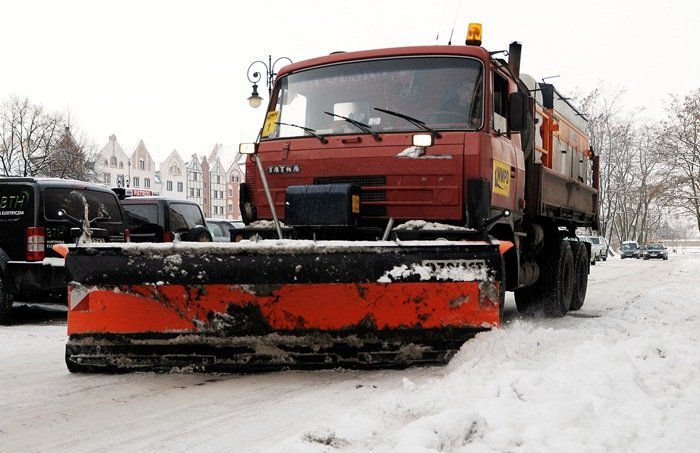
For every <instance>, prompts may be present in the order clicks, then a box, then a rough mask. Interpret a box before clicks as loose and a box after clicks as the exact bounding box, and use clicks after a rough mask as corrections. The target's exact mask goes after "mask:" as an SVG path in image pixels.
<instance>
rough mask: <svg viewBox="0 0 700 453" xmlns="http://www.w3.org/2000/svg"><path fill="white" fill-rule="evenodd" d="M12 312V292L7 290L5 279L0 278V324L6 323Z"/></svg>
mask: <svg viewBox="0 0 700 453" xmlns="http://www.w3.org/2000/svg"><path fill="white" fill-rule="evenodd" d="M11 312H12V294H10V293H8V292H7V288H6V286H5V279H4V278H0V324H3V325H7V324H8V323H9V321H10V313H11Z"/></svg>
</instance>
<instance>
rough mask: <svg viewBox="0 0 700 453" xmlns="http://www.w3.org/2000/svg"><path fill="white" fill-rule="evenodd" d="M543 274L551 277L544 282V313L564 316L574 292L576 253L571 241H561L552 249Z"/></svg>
mask: <svg viewBox="0 0 700 453" xmlns="http://www.w3.org/2000/svg"><path fill="white" fill-rule="evenodd" d="M542 270H543V272H542V274H541V275H545V276H547V277H549V278H545V279H543V280H542V283H543V284H544V294H545V298H544V314H545V315H547V316H552V317H561V316H564V315H565V314H566V313H567V312H568V311H569V307H570V306H571V297H572V296H573V293H574V255H573V253H571V245H570V244H569V241H559V246H558V248H557V249H556V250H551V251H550V253H549V255H548V256H547V257H546V259H545V263H544V268H543V269H542Z"/></svg>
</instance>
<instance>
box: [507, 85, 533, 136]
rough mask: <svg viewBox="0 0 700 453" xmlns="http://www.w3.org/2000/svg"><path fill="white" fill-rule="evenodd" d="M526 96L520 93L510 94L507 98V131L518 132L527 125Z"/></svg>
mask: <svg viewBox="0 0 700 453" xmlns="http://www.w3.org/2000/svg"><path fill="white" fill-rule="evenodd" d="M527 109H528V96H527V94H525V93H521V92H520V91H518V92H515V93H511V94H510V97H509V98H508V112H509V113H508V129H509V130H510V131H511V132H520V131H522V130H523V129H525V125H526V124H527V120H526V119H527V113H528V112H527Z"/></svg>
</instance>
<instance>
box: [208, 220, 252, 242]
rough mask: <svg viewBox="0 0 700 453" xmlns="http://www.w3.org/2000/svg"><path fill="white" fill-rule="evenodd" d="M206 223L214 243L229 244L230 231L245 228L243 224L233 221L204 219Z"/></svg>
mask: <svg viewBox="0 0 700 453" xmlns="http://www.w3.org/2000/svg"><path fill="white" fill-rule="evenodd" d="M206 221H207V228H209V232H210V233H211V236H212V238H213V239H214V242H231V230H236V229H238V228H243V227H244V226H245V224H244V223H243V222H240V221H235V220H226V219H206Z"/></svg>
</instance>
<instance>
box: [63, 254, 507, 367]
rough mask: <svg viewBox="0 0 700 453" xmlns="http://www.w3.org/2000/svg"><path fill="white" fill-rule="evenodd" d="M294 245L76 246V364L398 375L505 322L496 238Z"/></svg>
mask: <svg viewBox="0 0 700 453" xmlns="http://www.w3.org/2000/svg"><path fill="white" fill-rule="evenodd" d="M300 242H303V243H301V244H300ZM294 243H295V245H294V246H290V245H289V244H288V243H287V242H286V241H260V242H257V243H252V242H251V243H249V244H246V243H235V244H218V245H216V246H212V245H206V246H205V245H199V244H189V245H184V244H182V243H179V244H148V245H146V244H138V245H136V244H125V245H121V246H107V245H105V246H101V245H96V246H92V247H79V248H75V249H72V250H71V252H70V253H69V255H68V257H67V259H66V271H67V274H68V278H69V282H70V283H69V285H68V305H69V306H68V334H69V340H68V343H67V345H66V363H67V365H68V368H69V369H70V370H71V371H86V372H126V371H137V370H144V371H160V372H169V371H172V370H183V371H202V372H254V371H268V370H279V369H311V368H313V369H317V368H335V367H348V368H400V367H406V366H410V365H415V364H423V363H444V362H446V361H447V360H449V358H450V357H451V356H452V355H453V354H454V353H455V352H456V351H457V350H458V349H459V347H460V346H461V345H462V344H463V343H464V341H466V340H467V339H469V338H471V337H472V336H474V335H475V334H476V333H478V332H479V331H483V330H488V329H490V328H492V327H495V326H498V325H499V322H500V315H499V303H502V300H503V299H502V298H503V292H502V288H501V285H500V282H501V280H502V268H501V266H502V264H501V263H502V260H501V255H500V252H499V244H498V243H493V244H491V243H487V242H481V241H477V242H447V241H445V242H440V243H438V244H439V245H436V242H402V243H400V244H396V243H392V242H365V243H357V242H328V243H324V242H308V243H306V242H304V241H294Z"/></svg>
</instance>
